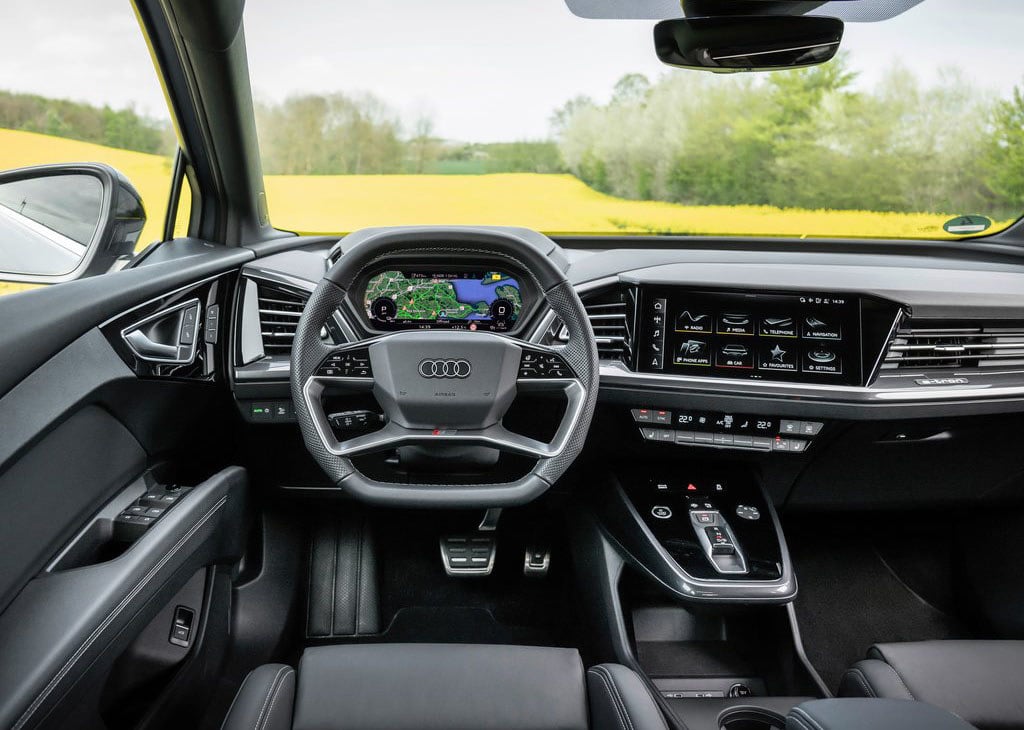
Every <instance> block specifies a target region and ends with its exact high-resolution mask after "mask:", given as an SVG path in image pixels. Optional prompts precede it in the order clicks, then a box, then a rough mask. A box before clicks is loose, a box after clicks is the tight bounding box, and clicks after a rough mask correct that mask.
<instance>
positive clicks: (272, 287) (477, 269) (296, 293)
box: [234, 229, 1024, 435]
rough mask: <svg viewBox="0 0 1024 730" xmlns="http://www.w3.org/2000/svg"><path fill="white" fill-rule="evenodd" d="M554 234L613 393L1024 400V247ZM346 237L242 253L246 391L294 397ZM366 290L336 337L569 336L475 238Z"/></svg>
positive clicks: (960, 406)
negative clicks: (327, 281)
mask: <svg viewBox="0 0 1024 730" xmlns="http://www.w3.org/2000/svg"><path fill="white" fill-rule="evenodd" d="M421 230H422V232H423V234H422V235H424V236H428V237H434V236H437V235H438V230H437V229H416V230H415V231H414V232H415V233H419V232H420V231H421ZM441 233H444V231H441ZM465 233H466V232H465V231H462V234H463V235H465ZM543 241H545V242H546V244H547V245H548V246H549V247H550V248H549V250H547V251H545V253H546V255H548V256H553V257H557V258H558V259H560V264H559V266H560V267H561V268H562V269H563V270H564V271H565V273H566V276H567V278H568V280H569V281H570V282H571V283H572V284H573V286H574V287H575V289H576V291H577V292H578V293H579V295H580V296H581V298H582V300H583V303H584V305H585V306H586V307H587V310H588V314H589V316H590V318H591V325H592V326H593V329H594V332H595V337H596V339H597V342H598V349H599V351H600V354H601V368H600V376H601V382H600V386H601V389H600V396H599V399H600V400H601V401H602V402H619V403H622V404H624V405H625V404H629V405H631V406H632V407H641V406H650V407H659V408H676V409H678V408H679V406H680V405H685V406H687V407H688V408H695V409H697V410H704V411H716V412H725V413H739V414H757V413H763V414H770V415H772V416H774V417H776V418H781V417H789V416H792V417H794V418H796V419H797V420H801V419H806V420H813V419H815V418H816V419H822V418H829V417H841V418H846V417H850V418H857V419H862V418H863V419H876V418H884V417H888V416H887V415H886V414H892V415H893V416H896V415H899V416H901V417H928V416H929V415H931V414H943V415H946V414H950V413H954V412H961V413H986V412H987V413H992V412H999V411H1000V410H1003V411H1005V409H1006V408H1010V409H1011V410H1014V409H1017V408H1018V407H1020V408H1022V409H1024V266H1022V265H1021V264H1020V263H1019V261H1016V260H1011V259H1004V260H1003V261H999V260H979V259H977V258H974V259H972V258H969V257H967V256H966V255H962V254H961V255H959V256H953V255H952V254H950V255H938V254H937V253H936V252H935V251H933V250H931V249H929V251H930V252H929V253H928V254H926V253H923V249H922V247H917V248H916V249H915V248H914V246H908V249H909V250H904V249H902V248H900V247H897V246H896V244H875V245H871V244H853V243H842V242H828V244H827V245H826V244H824V243H818V244H812V243H808V242H799V243H792V244H786V245H776V244H771V245H769V244H768V243H766V242H757V241H750V242H745V243H743V244H742V245H740V244H736V245H733V246H727V245H726V244H724V243H723V242H721V241H711V240H708V241H702V240H698V239H694V240H692V241H691V240H689V239H687V240H686V241H683V242H681V243H679V247H672V246H670V245H668V244H667V243H666V242H663V241H657V242H655V241H653V240H652V241H651V243H652V247H649V248H645V247H644V242H643V240H638V239H633V238H630V239H628V240H625V239H624V240H622V241H615V240H612V241H609V240H603V239H602V240H600V241H598V240H594V241H590V240H588V241H571V242H567V244H571V245H566V246H560V245H558V244H557V243H553V242H551V241H550V240H548V239H543ZM655 243H656V244H658V247H654V245H653V244H655ZM345 245H346V240H345V239H342V241H340V242H338V241H337V240H336V239H333V240H332V239H328V238H326V237H325V238H319V239H306V240H305V241H296V242H295V245H294V248H292V249H290V250H281V251H279V252H277V253H272V254H270V255H267V256H264V257H262V258H260V259H258V260H257V261H254V262H252V263H250V264H248V265H246V266H245V267H244V268H243V271H242V276H243V279H244V280H245V281H246V282H251V283H252V286H251V287H250V288H251V289H254V290H256V291H253V292H247V293H246V297H244V298H247V302H240V303H239V304H238V305H237V306H238V307H239V309H240V310H245V311H240V315H241V321H240V322H239V325H240V326H239V328H238V331H239V332H240V333H241V336H240V338H239V340H238V342H236V356H235V365H236V368H235V372H234V375H235V383H236V392H239V395H241V392H240V391H239V389H241V390H242V391H244V390H246V389H251V391H252V392H256V393H260V394H277V393H278V390H279V391H280V394H279V397H281V398H282V399H283V398H286V397H287V394H288V391H287V387H286V386H287V376H288V348H287V338H288V337H289V333H290V331H291V330H293V329H294V324H295V314H296V312H299V311H301V302H302V301H303V299H304V298H306V297H308V296H309V293H310V292H312V290H313V289H314V288H315V287H316V285H317V283H318V282H319V281H320V279H321V278H322V277H323V275H324V272H325V271H326V269H327V268H329V267H330V266H331V264H332V262H333V261H334V260H336V257H337V256H338V255H342V254H343V251H344V247H345ZM935 245H937V244H929V246H932V247H934V246H935ZM257 293H258V296H257ZM354 294H355V296H353V297H351V298H350V300H349V306H347V307H346V308H344V310H345V311H343V312H341V311H339V314H338V316H337V317H336V322H335V325H336V326H335V327H334V328H333V330H332V332H333V334H332V337H333V338H334V340H335V342H343V341H350V342H353V341H358V340H361V339H365V338H370V337H375V336H380V335H386V334H388V333H389V332H394V331H402V330H408V329H424V328H426V329H434V328H438V329H466V330H474V329H476V330H483V331H486V332H493V333H498V334H502V335H505V336H509V337H513V338H517V339H520V340H521V341H523V342H524V343H527V344H529V343H535V344H541V345H557V344H558V342H559V339H560V329H561V323H560V322H558V321H557V319H556V318H555V317H554V316H553V314H552V313H551V312H550V311H549V310H548V308H547V307H546V306H545V303H544V298H543V296H542V294H541V292H540V291H539V290H538V288H537V286H536V283H535V282H534V281H533V280H532V279H531V277H530V276H529V275H527V274H526V273H525V272H524V271H523V270H521V269H520V267H518V266H517V265H516V264H515V262H512V261H507V260H499V259H496V258H488V257H479V256H475V255H474V254H473V253H471V252H466V253H463V254H461V255H460V256H443V255H440V254H439V255H436V256H425V257H420V258H412V259H410V258H409V257H408V256H407V255H405V254H403V253H399V254H396V256H394V257H387V256H385V257H383V259H382V260H380V261H379V262H378V264H377V266H376V268H373V269H370V270H368V271H367V272H366V274H365V276H364V277H363V278H362V279H361V280H359V281H357V282H356V284H355V289H354ZM250 296H251V298H248V297H250ZM264 297H265V298H266V301H267V302H268V303H270V302H272V301H274V300H282V299H290V298H294V300H295V301H296V302H297V303H296V304H295V305H284V304H269V306H281V307H285V308H288V309H291V310H292V311H287V312H282V313H281V316H280V317H275V316H274V315H273V313H272V312H269V313H268V311H266V310H265V309H264V307H265V306H266V305H264V304H262V302H263V299H264ZM257 301H259V302H261V303H260V305H259V310H260V311H259V313H258V314H257ZM250 308H251V309H250ZM261 331H262V332H261ZM261 334H262V337H263V342H262V343H261V342H260V341H259V338H260V335H261ZM277 338H281V339H280V340H278V339H277ZM278 343H280V344H278ZM645 394H646V395H645ZM627 413H628V411H627ZM777 435H778V434H777Z"/></svg>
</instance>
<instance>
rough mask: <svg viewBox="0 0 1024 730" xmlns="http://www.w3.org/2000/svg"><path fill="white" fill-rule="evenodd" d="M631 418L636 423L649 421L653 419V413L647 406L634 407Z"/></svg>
mask: <svg viewBox="0 0 1024 730" xmlns="http://www.w3.org/2000/svg"><path fill="white" fill-rule="evenodd" d="M632 413H633V420H634V421H636V422H637V423H651V422H653V421H654V414H653V413H652V412H651V410H650V409H648V408H634V409H633V411H632Z"/></svg>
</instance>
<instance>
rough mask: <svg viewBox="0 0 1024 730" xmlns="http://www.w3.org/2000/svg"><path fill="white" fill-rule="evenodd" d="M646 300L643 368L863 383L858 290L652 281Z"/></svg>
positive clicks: (640, 351) (640, 356)
mask: <svg viewBox="0 0 1024 730" xmlns="http://www.w3.org/2000/svg"><path fill="white" fill-rule="evenodd" d="M640 306H641V308H642V309H641V326H640V340H641V341H640V343H639V348H638V354H637V357H638V363H637V364H638V367H639V369H640V370H643V371H646V372H658V373H666V374H669V373H671V374H676V375H687V376H705V377H718V378H747V379H758V380H791V381H797V382H812V383H833V384H841V385H860V384H861V374H862V357H861V312H860V300H859V299H858V298H857V297H849V296H845V295H834V294H826V293H821V292H807V293H800V294H761V293H756V294H755V293H741V292H736V293H732V292H708V291H691V290H687V289H682V288H676V287H645V288H644V290H643V296H642V301H641V305H640Z"/></svg>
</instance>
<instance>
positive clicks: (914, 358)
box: [882, 322, 1024, 372]
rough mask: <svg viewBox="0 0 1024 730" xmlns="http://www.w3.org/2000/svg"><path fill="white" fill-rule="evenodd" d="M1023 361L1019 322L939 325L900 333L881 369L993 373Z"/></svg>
mask: <svg viewBox="0 0 1024 730" xmlns="http://www.w3.org/2000/svg"><path fill="white" fill-rule="evenodd" d="M1022 362H1024V328H1021V326H1020V323H1019V322H1014V323H1006V324H1005V325H1003V324H1000V323H994V322H969V323H964V324H963V325H959V324H953V323H950V324H943V323H939V324H935V325H929V326H924V327H913V326H911V327H904V328H901V329H899V330H897V332H896V335H895V337H894V338H893V340H892V342H891V343H890V345H889V349H888V351H887V352H886V355H885V360H884V361H883V363H882V369H883V370H900V369H903V368H907V369H909V368H915V369H917V370H921V369H926V370H928V371H929V372H931V371H935V370H957V371H966V370H971V369H985V370H990V369H992V368H999V367H1011V366H1012V367H1017V366H1019V365H1020V364H1021V363H1022Z"/></svg>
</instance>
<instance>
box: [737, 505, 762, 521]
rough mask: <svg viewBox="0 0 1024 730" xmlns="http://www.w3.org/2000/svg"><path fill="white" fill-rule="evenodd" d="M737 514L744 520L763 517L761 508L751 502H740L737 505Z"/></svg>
mask: <svg viewBox="0 0 1024 730" xmlns="http://www.w3.org/2000/svg"><path fill="white" fill-rule="evenodd" d="M736 516H737V517H739V518H741V519H744V520H751V521H754V520H759V519H761V510H759V509H758V508H757V507H752V506H751V505H749V504H738V505H736Z"/></svg>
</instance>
